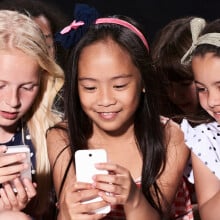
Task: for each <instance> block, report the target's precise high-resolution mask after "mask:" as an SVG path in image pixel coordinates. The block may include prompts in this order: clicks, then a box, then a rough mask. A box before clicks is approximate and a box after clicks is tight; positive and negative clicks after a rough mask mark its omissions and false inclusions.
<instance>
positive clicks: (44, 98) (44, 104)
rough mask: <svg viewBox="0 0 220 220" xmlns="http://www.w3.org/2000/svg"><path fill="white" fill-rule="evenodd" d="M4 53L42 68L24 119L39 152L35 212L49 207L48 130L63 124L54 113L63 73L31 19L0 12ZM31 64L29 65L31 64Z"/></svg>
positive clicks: (37, 157)
mask: <svg viewBox="0 0 220 220" xmlns="http://www.w3.org/2000/svg"><path fill="white" fill-rule="evenodd" d="M0 42H1V43H0V50H10V49H17V50H20V51H22V52H24V53H25V54H28V55H29V56H31V57H33V58H34V59H36V61H37V62H38V64H39V66H40V68H41V73H40V74H41V85H40V89H39V92H38V95H37V97H36V99H35V102H34V103H33V105H32V107H31V108H30V109H29V111H28V112H27V113H26V115H25V116H24V121H25V122H26V123H27V126H28V129H29V132H30V135H31V140H32V142H33V146H34V148H35V152H36V170H37V172H36V173H37V175H36V178H37V184H38V186H37V196H36V198H35V199H34V205H35V210H36V212H38V213H42V212H43V211H44V210H45V208H46V205H47V204H46V202H48V199H47V198H46V196H48V194H49V193H48V192H49V187H50V181H51V179H50V164H49V159H48V154H47V146H46V131H47V129H48V128H49V127H50V126H53V125H54V124H55V123H57V122H58V121H60V117H59V115H57V114H55V113H54V112H53V111H52V105H53V101H54V98H55V96H56V94H57V92H58V91H59V90H60V88H61V87H62V85H63V76H64V74H63V70H62V69H61V68H60V67H59V65H57V64H56V63H55V61H54V60H53V59H52V58H51V57H50V56H49V53H48V51H47V45H46V42H45V38H44V35H43V33H42V32H41V30H40V28H39V27H38V25H37V24H36V23H35V21H33V20H32V19H31V18H30V17H29V16H27V15H24V14H21V13H18V12H16V11H9V10H0ZM27 65H28V64H27Z"/></svg>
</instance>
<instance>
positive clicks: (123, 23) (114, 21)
mask: <svg viewBox="0 0 220 220" xmlns="http://www.w3.org/2000/svg"><path fill="white" fill-rule="evenodd" d="M103 23H110V24H119V25H121V26H124V27H126V28H128V29H130V30H131V31H133V32H134V33H135V34H137V36H138V37H139V38H140V39H141V40H142V42H143V43H144V45H145V47H146V48H147V50H148V51H149V45H148V43H147V40H146V39H145V37H144V35H143V34H142V33H141V32H140V31H139V30H138V29H137V28H136V27H135V26H134V25H132V24H130V23H128V22H127V21H124V20H121V19H119V18H98V19H97V20H96V21H95V24H103Z"/></svg>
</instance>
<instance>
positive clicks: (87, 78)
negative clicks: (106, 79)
mask: <svg viewBox="0 0 220 220" xmlns="http://www.w3.org/2000/svg"><path fill="white" fill-rule="evenodd" d="M131 77H133V76H132V74H122V75H119V76H115V77H112V78H111V80H116V79H121V78H131ZM78 80H79V81H83V80H91V81H96V79H94V78H90V77H79V78H78Z"/></svg>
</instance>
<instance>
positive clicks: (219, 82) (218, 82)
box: [194, 80, 220, 85]
mask: <svg viewBox="0 0 220 220" xmlns="http://www.w3.org/2000/svg"><path fill="white" fill-rule="evenodd" d="M194 82H195V83H197V84H200V85H205V84H203V83H201V82H199V81H196V80H194ZM212 84H214V85H216V84H220V81H217V82H214V83H212Z"/></svg>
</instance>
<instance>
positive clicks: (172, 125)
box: [163, 119, 190, 163]
mask: <svg viewBox="0 0 220 220" xmlns="http://www.w3.org/2000/svg"><path fill="white" fill-rule="evenodd" d="M163 124H164V130H165V132H164V133H165V144H166V146H167V153H168V156H171V157H173V159H174V158H176V159H175V160H181V161H182V162H183V163H186V161H187V160H188V158H189V155H190V151H189V149H188V147H187V146H186V143H185V139H184V133H183V131H182V129H181V127H180V125H179V124H178V123H176V122H174V121H173V120H172V119H167V120H166V123H163Z"/></svg>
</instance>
